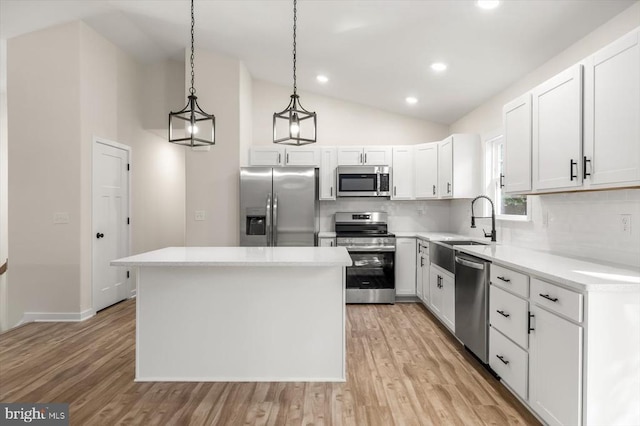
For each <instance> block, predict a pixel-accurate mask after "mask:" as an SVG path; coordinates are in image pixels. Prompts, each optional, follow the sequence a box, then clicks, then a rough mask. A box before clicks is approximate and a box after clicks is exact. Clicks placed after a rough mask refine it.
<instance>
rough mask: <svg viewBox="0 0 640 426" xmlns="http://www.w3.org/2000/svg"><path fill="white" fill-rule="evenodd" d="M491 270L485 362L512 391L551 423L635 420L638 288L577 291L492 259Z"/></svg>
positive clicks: (639, 420) (639, 409) (638, 414)
mask: <svg viewBox="0 0 640 426" xmlns="http://www.w3.org/2000/svg"><path fill="white" fill-rule="evenodd" d="M510 266H511V267H513V265H510ZM490 276H491V285H490V287H489V288H490V290H489V291H490V294H489V320H490V330H489V365H490V366H491V368H492V369H493V370H494V371H495V372H496V373H497V374H498V375H499V376H500V379H501V380H502V382H503V383H504V384H505V385H506V386H507V387H508V388H509V389H511V391H513V392H514V393H515V394H516V395H518V396H519V397H520V398H521V399H522V401H523V402H524V403H526V404H527V405H528V406H529V408H530V409H531V410H532V411H533V412H534V413H536V415H538V416H539V417H540V418H541V419H542V420H543V421H544V422H545V423H546V424H549V425H572V426H573V425H582V426H591V425H594V426H599V425H607V426H609V425H620V426H622V425H631V424H634V425H635V424H640V404H638V401H640V386H639V385H638V383H640V369H639V368H638V365H640V355H639V354H638V348H640V323H639V322H638V319H637V318H638V316H639V315H640V289H637V290H628V291H617V290H615V289H612V290H609V291H606V290H603V289H602V288H599V289H598V290H597V291H588V290H584V291H578V290H576V289H574V288H570V287H569V286H563V285H560V284H557V283H554V282H549V281H546V279H545V280H543V279H540V278H537V277H535V276H532V275H529V273H526V272H522V271H517V270H512V269H510V268H506V267H503V266H501V265H498V264H496V263H495V261H494V263H492V265H491V273H490ZM432 277H433V275H432ZM432 288H433V286H432ZM529 290H530V291H529ZM440 305H442V303H440ZM441 309H442V308H441ZM632 311H633V312H635V313H634V314H631V315H630V312H632ZM439 315H442V314H439Z"/></svg>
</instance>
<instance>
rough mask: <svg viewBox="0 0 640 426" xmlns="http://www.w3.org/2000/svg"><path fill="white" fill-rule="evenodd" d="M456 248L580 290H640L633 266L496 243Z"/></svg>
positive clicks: (636, 270) (639, 277) (638, 279)
mask: <svg viewBox="0 0 640 426" xmlns="http://www.w3.org/2000/svg"><path fill="white" fill-rule="evenodd" d="M454 248H455V249H456V250H459V251H462V252H465V253H468V254H470V255H473V256H478V257H481V258H483V259H486V260H490V261H492V262H495V263H498V264H500V265H504V266H507V267H512V268H514V269H517V270H520V271H524V272H526V273H530V274H532V275H534V276H535V277H538V278H540V279H543V280H549V281H552V282H555V283H558V284H562V285H565V286H567V287H569V288H573V289H575V290H578V291H637V290H638V289H639V288H640V270H638V269H633V268H631V267H629V268H625V267H624V266H614V265H607V264H602V263H596V262H592V261H588V260H581V259H574V258H570V257H564V256H560V255H556V254H551V253H545V252H541V251H536V250H531V249H525V248H521V247H515V246H511V245H501V244H495V243H494V244H491V245H486V246H476V245H474V246H454Z"/></svg>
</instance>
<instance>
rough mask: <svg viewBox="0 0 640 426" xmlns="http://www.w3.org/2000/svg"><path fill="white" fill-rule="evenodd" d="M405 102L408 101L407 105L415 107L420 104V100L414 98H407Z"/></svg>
mask: <svg viewBox="0 0 640 426" xmlns="http://www.w3.org/2000/svg"><path fill="white" fill-rule="evenodd" d="M405 101H407V103H408V104H409V105H415V104H417V103H418V98H416V97H413V96H407V97H406V99H405Z"/></svg>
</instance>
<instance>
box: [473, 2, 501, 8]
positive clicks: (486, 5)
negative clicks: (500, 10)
mask: <svg viewBox="0 0 640 426" xmlns="http://www.w3.org/2000/svg"><path fill="white" fill-rule="evenodd" d="M476 6H478V7H479V8H480V9H485V10H491V9H495V8H496V7H498V6H500V0H478V1H476Z"/></svg>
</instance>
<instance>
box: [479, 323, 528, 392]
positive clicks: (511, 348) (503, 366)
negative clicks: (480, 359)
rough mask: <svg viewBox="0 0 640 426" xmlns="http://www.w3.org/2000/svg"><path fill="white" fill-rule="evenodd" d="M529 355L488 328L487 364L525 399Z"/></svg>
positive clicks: (491, 328) (493, 329) (494, 330)
mask: <svg viewBox="0 0 640 426" xmlns="http://www.w3.org/2000/svg"><path fill="white" fill-rule="evenodd" d="M528 358H529V356H528V354H527V352H526V351H524V350H523V349H522V348H520V347H518V345H516V344H515V343H513V342H512V341H511V340H509V339H507V338H506V337H504V336H503V335H502V334H500V332H499V331H497V330H496V329H495V328H493V327H490V329H489V365H490V366H491V368H492V369H493V371H495V372H496V373H497V374H498V375H499V376H500V379H501V380H502V381H503V382H504V383H505V384H507V385H508V386H509V387H510V388H511V389H513V391H514V392H515V393H517V394H518V395H519V396H520V397H521V398H522V399H523V400H525V401H526V400H527V375H528V369H529V366H528V363H529V359H528Z"/></svg>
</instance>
